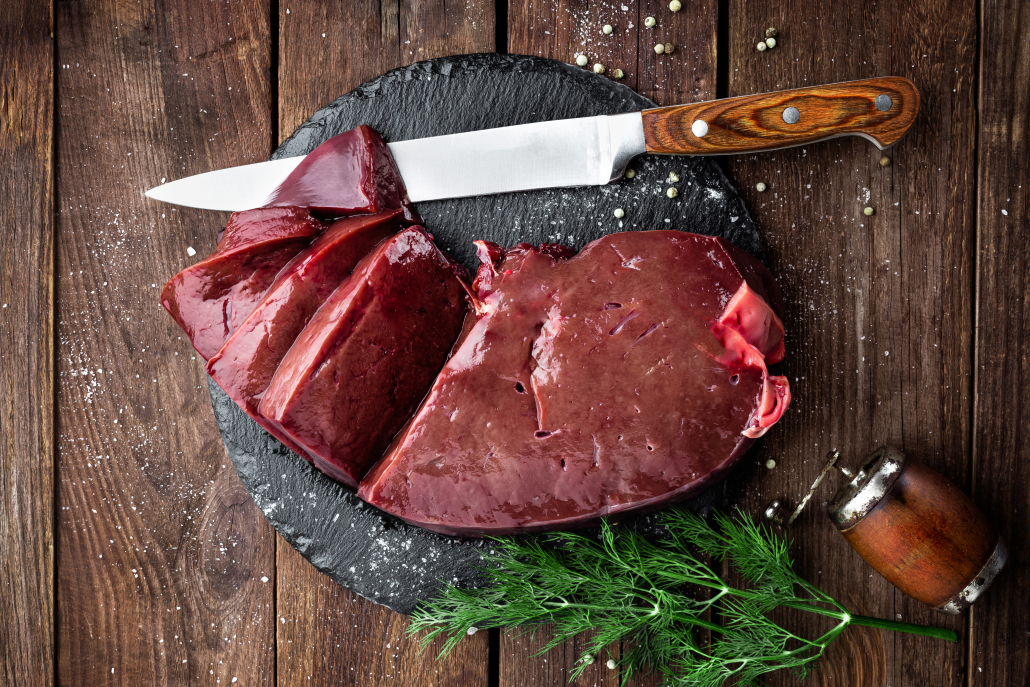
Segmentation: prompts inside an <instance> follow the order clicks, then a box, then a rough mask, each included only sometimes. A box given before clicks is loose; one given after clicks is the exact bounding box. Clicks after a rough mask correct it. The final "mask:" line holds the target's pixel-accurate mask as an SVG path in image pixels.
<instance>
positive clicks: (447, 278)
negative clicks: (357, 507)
mask: <svg viewBox="0 0 1030 687" xmlns="http://www.w3.org/2000/svg"><path fill="white" fill-rule="evenodd" d="M461 271H462V269H461V268H460V267H457V266H456V265H454V264H452V263H451V262H450V260H449V259H448V258H447V257H446V256H445V255H444V254H443V253H442V252H440V250H439V249H438V248H437V247H436V246H435V245H434V244H433V242H432V238H431V237H430V236H429V235H428V234H427V233H426V232H425V231H424V230H423V229H422V228H421V227H412V228H409V229H406V230H404V231H403V232H401V233H400V234H398V235H397V236H395V237H393V238H391V239H389V240H387V241H385V242H383V243H382V244H381V245H380V246H379V247H378V248H376V250H375V251H374V252H373V253H371V254H370V255H368V256H367V257H366V258H365V259H364V260H362V262H361V263H360V264H359V265H358V267H357V268H356V269H355V271H354V274H353V276H352V277H351V278H350V279H348V280H347V281H345V282H344V283H343V284H342V285H341V286H340V287H339V288H338V289H337V290H336V292H334V293H333V295H332V296H330V298H329V300H327V301H326V302H325V304H323V305H322V307H321V308H320V309H319V310H318V312H317V313H316V314H315V316H314V317H313V318H312V319H311V321H310V322H309V323H308V325H307V327H305V329H304V331H303V332H302V333H301V335H300V336H299V337H298V338H297V341H296V342H295V343H294V345H293V347H292V348H291V349H290V351H289V353H288V354H287V355H286V357H285V358H284V359H283V361H282V364H281V365H280V366H279V369H278V370H277V371H276V373H275V375H274V376H273V378H272V382H271V384H270V385H269V387H268V390H267V391H266V392H265V395H264V397H263V398H262V400H261V403H260V405H259V406H258V411H259V412H260V413H261V415H263V416H264V417H265V418H267V419H268V421H269V422H270V423H271V424H272V426H274V427H275V428H276V429H277V430H278V431H279V432H281V433H283V434H285V435H287V436H288V437H290V439H292V440H293V442H294V443H296V444H297V445H299V446H302V447H303V448H304V449H305V450H306V451H307V452H308V454H309V455H310V456H311V457H312V459H313V462H314V464H315V466H316V467H318V468H319V469H320V470H322V471H323V472H325V473H326V474H327V475H329V476H330V477H332V478H334V479H336V480H337V481H340V482H342V483H344V484H348V485H350V486H355V487H356V486H357V483H358V481H359V480H360V479H361V477H362V476H363V475H364V474H365V472H366V471H367V470H368V469H369V468H370V467H371V466H372V464H373V463H375V461H376V459H378V458H379V457H380V456H381V455H382V454H383V451H384V450H385V449H386V447H387V445H388V444H389V443H390V440H391V438H392V437H393V436H394V435H395V434H396V433H397V431H398V430H399V429H400V428H401V426H402V425H403V424H404V422H405V421H406V420H408V418H409V417H411V414H412V413H413V412H414V410H415V408H416V407H417V406H418V403H419V402H420V401H421V400H422V399H423V398H424V397H425V394H426V391H427V390H428V389H429V386H430V385H431V384H432V381H433V378H434V376H435V375H436V374H437V372H439V371H440V368H441V367H443V364H444V362H445V360H446V359H447V354H448V352H449V351H450V350H451V347H452V346H453V344H454V342H455V340H456V339H457V338H458V335H459V333H460V331H461V328H462V323H463V321H464V319H465V313H466V310H467V306H466V297H465V287H464V286H463V284H462V282H461V280H460V279H459V277H458V274H459V273H460V272H461Z"/></svg>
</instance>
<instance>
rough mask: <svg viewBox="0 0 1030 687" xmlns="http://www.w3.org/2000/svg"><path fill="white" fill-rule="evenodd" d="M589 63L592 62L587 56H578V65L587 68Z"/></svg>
mask: <svg viewBox="0 0 1030 687" xmlns="http://www.w3.org/2000/svg"><path fill="white" fill-rule="evenodd" d="M588 62H590V60H588V59H587V56H586V55H576V64H578V65H579V66H580V67H585V66H587V63H588Z"/></svg>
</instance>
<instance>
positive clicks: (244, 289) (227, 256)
mask: <svg viewBox="0 0 1030 687" xmlns="http://www.w3.org/2000/svg"><path fill="white" fill-rule="evenodd" d="M324 229H325V225H324V224H322V223H321V222H319V221H318V220H316V219H315V218H313V217H312V216H311V215H310V214H309V213H308V211H307V210H305V209H303V208H261V209H257V210H247V211H245V212H237V213H234V214H233V215H232V217H230V218H229V224H228V225H227V226H226V227H225V232H224V233H223V234H222V237H221V240H220V241H219V242H218V248H217V249H215V252H214V253H212V254H211V255H209V256H208V257H207V258H205V259H203V260H201V261H200V262H198V263H196V264H195V265H192V266H190V267H187V268H186V269H184V270H183V271H182V272H179V273H178V274H177V275H175V276H174V277H172V278H171V280H169V282H168V283H167V284H165V287H164V290H163V291H162V292H161V305H163V306H164V307H165V310H167V311H168V313H169V314H170V315H171V316H172V317H173V318H174V319H175V321H176V322H177V323H178V324H179V326H180V327H182V329H183V331H185V332H186V335H187V336H189V338H190V341H192V342H193V347H194V348H196V349H197V352H198V353H200V355H202V356H203V357H204V360H207V359H208V358H210V357H211V356H212V355H214V354H215V353H216V352H217V351H218V349H219V348H221V347H222V344H224V343H225V340H226V339H228V338H229V336H230V335H231V334H232V333H233V332H234V331H235V330H236V328H237V327H238V326H240V324H242V323H243V321H244V320H245V319H246V318H247V317H248V316H249V315H250V313H251V312H253V311H254V308H255V307H256V306H257V304H258V302H260V300H261V298H262V297H263V296H264V294H265V292H266V291H267V290H268V287H270V286H271V285H272V282H273V281H275V277H276V275H278V274H279V271H280V270H281V269H282V268H283V267H284V266H285V265H286V263H288V262H289V261H290V260H292V259H293V258H294V257H295V256H296V255H297V253H299V252H300V251H302V250H304V248H306V247H307V246H308V245H309V244H310V243H311V240H312V239H313V238H314V237H315V236H317V235H318V234H320V233H321V232H322V231H323V230H324Z"/></svg>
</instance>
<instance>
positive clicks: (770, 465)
mask: <svg viewBox="0 0 1030 687" xmlns="http://www.w3.org/2000/svg"><path fill="white" fill-rule="evenodd" d="M765 467H766V469H768V470H772V469H773V468H775V467H776V461H775V460H773V459H772V458H770V459H769V460H767V461H765Z"/></svg>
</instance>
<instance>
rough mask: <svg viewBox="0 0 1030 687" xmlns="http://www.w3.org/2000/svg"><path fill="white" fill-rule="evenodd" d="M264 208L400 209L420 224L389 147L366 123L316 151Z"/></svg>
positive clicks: (369, 211) (364, 211)
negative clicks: (290, 206) (293, 206)
mask: <svg viewBox="0 0 1030 687" xmlns="http://www.w3.org/2000/svg"><path fill="white" fill-rule="evenodd" d="M265 204H266V205H267V206H269V207H279V206H288V205H297V206H300V207H306V208H309V209H310V210H312V211H314V212H316V213H320V214H324V215H328V216H334V217H338V216H341V215H355V214H372V213H378V212H383V211H384V210H389V209H394V208H402V209H403V210H404V213H405V218H406V219H407V220H408V221H409V222H417V221H418V218H417V216H416V215H415V214H414V210H412V208H411V203H410V201H408V194H407V192H406V191H405V190H404V182H403V180H402V179H401V176H400V173H399V172H398V171H397V167H396V165H395V164H394V162H393V157H392V156H391V155H390V149H389V148H388V147H387V146H386V143H385V142H384V141H383V137H382V136H380V135H379V134H378V133H376V131H374V130H373V129H372V128H371V127H369V126H366V125H364V124H362V125H361V126H358V127H355V128H353V129H351V130H350V131H345V132H344V133H342V134H339V135H337V136H333V137H332V138H330V139H329V140H328V141H326V142H325V143H323V144H322V145H320V146H318V147H317V148H315V149H314V150H313V151H312V152H311V153H310V154H309V155H308V156H307V157H306V158H304V161H303V162H301V163H300V165H298V167H297V168H296V169H295V170H293V172H292V173H291V174H290V175H289V176H288V177H286V180H285V181H283V183H282V184H281V185H280V186H279V188H277V189H276V190H275V191H273V192H272V194H271V196H269V199H268V202H267V203H265Z"/></svg>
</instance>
